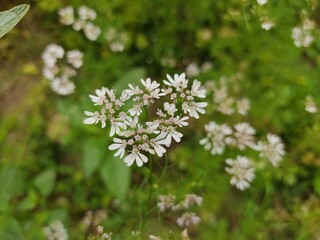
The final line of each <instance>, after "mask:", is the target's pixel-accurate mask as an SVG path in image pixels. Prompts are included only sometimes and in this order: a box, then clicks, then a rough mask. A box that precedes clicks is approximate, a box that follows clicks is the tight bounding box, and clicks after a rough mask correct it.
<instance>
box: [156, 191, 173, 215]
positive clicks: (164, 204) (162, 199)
mask: <svg viewBox="0 0 320 240" xmlns="http://www.w3.org/2000/svg"><path fill="white" fill-rule="evenodd" d="M175 200H176V197H175V196H173V195H170V194H169V195H160V196H159V201H158V208H159V211H160V212H164V211H166V210H172V207H173V206H174V202H175Z"/></svg>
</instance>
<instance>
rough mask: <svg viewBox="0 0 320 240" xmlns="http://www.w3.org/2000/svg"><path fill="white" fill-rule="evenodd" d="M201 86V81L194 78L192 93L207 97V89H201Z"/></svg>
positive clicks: (195, 95) (199, 96)
mask: <svg viewBox="0 0 320 240" xmlns="http://www.w3.org/2000/svg"><path fill="white" fill-rule="evenodd" d="M200 86H201V82H199V81H198V80H196V79H195V80H194V81H193V83H192V87H191V95H192V96H194V97H198V98H205V97H206V90H204V89H202V90H199V89H200Z"/></svg>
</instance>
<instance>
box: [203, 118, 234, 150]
mask: <svg viewBox="0 0 320 240" xmlns="http://www.w3.org/2000/svg"><path fill="white" fill-rule="evenodd" d="M204 128H205V131H206V135H207V136H206V138H203V139H201V140H200V144H201V145H204V149H205V150H209V151H211V154H212V155H215V154H219V155H220V154H222V153H223V151H224V149H225V146H226V142H225V141H226V137H227V136H229V135H230V134H232V130H231V128H230V127H228V126H227V125H226V124H222V125H219V124H217V123H215V122H209V123H208V124H206V125H205V126H204Z"/></svg>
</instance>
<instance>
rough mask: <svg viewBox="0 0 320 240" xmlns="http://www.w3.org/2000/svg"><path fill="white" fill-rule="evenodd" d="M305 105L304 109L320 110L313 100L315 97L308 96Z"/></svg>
mask: <svg viewBox="0 0 320 240" xmlns="http://www.w3.org/2000/svg"><path fill="white" fill-rule="evenodd" d="M304 105H305V107H304V109H305V110H306V111H307V112H309V113H316V112H318V107H317V105H316V103H315V101H314V100H313V98H312V97H311V96H307V97H306V100H305V103H304Z"/></svg>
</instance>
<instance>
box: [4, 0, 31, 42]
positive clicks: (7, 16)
mask: <svg viewBox="0 0 320 240" xmlns="http://www.w3.org/2000/svg"><path fill="white" fill-rule="evenodd" d="M28 10H29V5H27V4H22V5H19V6H16V7H14V8H11V9H10V10H7V11H4V12H0V38H1V37H3V36H4V35H5V34H6V33H7V32H9V31H10V30H11V29H12V28H13V27H14V26H15V25H16V24H17V23H18V22H19V21H20V20H21V18H22V17H23V16H24V15H25V14H26V13H27V11H28Z"/></svg>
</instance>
